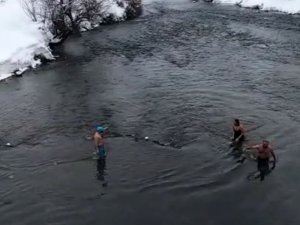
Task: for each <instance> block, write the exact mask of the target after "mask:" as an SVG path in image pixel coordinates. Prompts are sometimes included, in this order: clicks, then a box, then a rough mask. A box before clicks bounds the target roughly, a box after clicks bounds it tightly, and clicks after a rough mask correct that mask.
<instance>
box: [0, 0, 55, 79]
mask: <svg viewBox="0 0 300 225" xmlns="http://www.w3.org/2000/svg"><path fill="white" fill-rule="evenodd" d="M0 30H1V35H0V66H1V65H3V64H11V63H12V64H16V67H19V68H20V67H26V66H29V65H31V66H33V67H35V66H36V65H37V64H39V63H40V62H39V60H37V59H35V56H36V55H41V56H43V57H45V58H47V59H53V56H52V54H51V51H50V49H49V47H48V42H49V41H50V38H51V36H49V33H47V32H45V31H44V30H43V29H42V24H40V23H37V22H33V21H32V20H31V19H30V18H29V17H28V16H27V14H26V13H25V11H24V10H23V8H22V6H21V2H20V0H9V1H6V2H2V3H0ZM20 71H22V70H20ZM9 72H11V71H6V72H5V71H4V73H5V74H4V75H2V76H0V80H1V79H4V78H7V74H8V73H9Z"/></svg>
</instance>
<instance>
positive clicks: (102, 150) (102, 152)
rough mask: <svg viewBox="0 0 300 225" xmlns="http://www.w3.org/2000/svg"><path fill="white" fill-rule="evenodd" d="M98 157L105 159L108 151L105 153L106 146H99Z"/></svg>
mask: <svg viewBox="0 0 300 225" xmlns="http://www.w3.org/2000/svg"><path fill="white" fill-rule="evenodd" d="M97 155H98V156H99V157H101V158H104V157H105V156H106V151H105V148H104V145H99V146H98V150H97Z"/></svg>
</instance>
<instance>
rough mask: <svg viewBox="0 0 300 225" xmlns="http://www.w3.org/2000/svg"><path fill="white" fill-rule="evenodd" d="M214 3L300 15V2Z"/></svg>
mask: <svg viewBox="0 0 300 225" xmlns="http://www.w3.org/2000/svg"><path fill="white" fill-rule="evenodd" d="M214 2H216V3H222V4H236V5H240V6H242V7H250V8H259V9H261V10H274V11H280V12H285V13H291V14H294V13H300V0H215V1H214Z"/></svg>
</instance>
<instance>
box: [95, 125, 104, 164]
mask: <svg viewBox="0 0 300 225" xmlns="http://www.w3.org/2000/svg"><path fill="white" fill-rule="evenodd" d="M106 131H107V128H104V127H102V126H100V125H97V126H96V132H95V133H94V137H93V139H94V144H95V149H96V153H97V155H98V156H99V158H100V159H105V158H106V154H107V152H106V149H105V147H104V134H105V132H106Z"/></svg>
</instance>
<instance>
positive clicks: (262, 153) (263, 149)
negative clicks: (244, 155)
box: [247, 140, 276, 180]
mask: <svg viewBox="0 0 300 225" xmlns="http://www.w3.org/2000/svg"><path fill="white" fill-rule="evenodd" d="M247 149H253V150H256V151H255V154H256V157H257V169H258V171H259V172H260V180H264V178H265V175H266V174H267V173H268V172H269V171H270V169H269V159H270V156H272V157H273V159H274V162H273V167H272V168H271V169H274V168H275V166H276V156H275V153H274V151H273V149H272V147H271V145H270V142H269V141H267V140H263V141H262V143H261V144H258V145H254V146H250V147H247Z"/></svg>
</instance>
